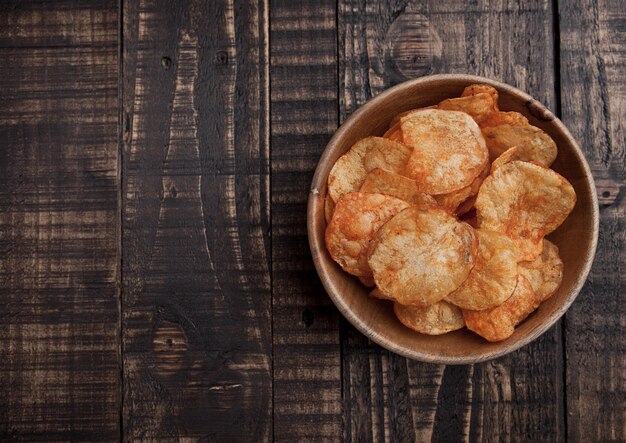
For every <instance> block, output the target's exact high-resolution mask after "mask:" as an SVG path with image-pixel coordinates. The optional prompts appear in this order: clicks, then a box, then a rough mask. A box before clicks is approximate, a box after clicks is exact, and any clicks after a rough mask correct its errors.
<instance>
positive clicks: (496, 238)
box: [446, 229, 519, 311]
mask: <svg viewBox="0 0 626 443" xmlns="http://www.w3.org/2000/svg"><path fill="white" fill-rule="evenodd" d="M475 232H476V235H477V236H478V254H477V255H476V260H475V263H474V267H473V268H472V270H471V271H470V273H469V276H468V277H467V280H465V281H464V282H463V284H461V286H460V287H459V288H457V289H456V290H455V291H453V292H452V293H451V294H449V295H448V296H447V297H446V300H448V301H449V302H450V303H453V304H455V305H456V306H458V307H460V308H463V309H471V310H474V311H480V310H483V309H488V308H492V307H494V306H497V305H499V304H501V303H502V302H504V301H505V300H506V299H507V298H509V297H510V296H511V294H512V293H513V290H514V289H515V285H517V275H518V269H517V262H518V260H519V253H518V251H517V247H516V246H515V243H514V242H513V240H511V239H510V238H508V237H507V236H506V235H504V234H500V233H497V232H492V231H485V230H482V229H478V230H476V231H475Z"/></svg>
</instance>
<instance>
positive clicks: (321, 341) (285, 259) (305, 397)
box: [270, 0, 342, 441]
mask: <svg viewBox="0 0 626 443" xmlns="http://www.w3.org/2000/svg"><path fill="white" fill-rule="evenodd" d="M271 4H272V8H271V11H270V23H271V29H270V42H271V44H270V45H271V46H270V53H271V58H270V79H271V85H270V90H271V102H270V109H271V140H270V141H271V143H270V145H271V171H272V175H271V182H272V186H271V201H272V206H271V209H272V211H271V212H272V278H273V280H272V288H273V290H272V301H273V305H272V308H273V309H272V314H273V326H274V329H273V335H274V338H273V343H274V438H275V439H276V440H277V441H300V440H308V441H322V440H325V441H337V440H338V439H339V438H340V437H341V433H342V407H341V349H340V343H339V324H338V314H337V310H336V308H335V307H334V306H333V304H332V303H331V302H330V299H329V298H328V296H327V295H326V293H325V292H324V290H323V288H322V287H321V284H320V282H319V279H318V277H317V275H316V272H315V268H314V267H313V262H312V261H311V254H310V252H309V246H308V241H307V234H306V204H307V198H308V194H309V187H310V184H311V179H312V178H313V171H314V169H315V165H316V164H317V161H318V159H319V156H320V155H321V153H322V151H323V150H324V146H325V145H326V143H327V142H328V140H329V138H330V136H331V135H332V133H333V132H334V131H335V129H336V128H337V106H338V102H337V37H336V5H335V2H333V1H323V2H320V1H314V0H311V1H309V0H301V1H292V0H280V1H272V3H271Z"/></svg>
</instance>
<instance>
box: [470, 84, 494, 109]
mask: <svg viewBox="0 0 626 443" xmlns="http://www.w3.org/2000/svg"><path fill="white" fill-rule="evenodd" d="M485 93H486V94H489V95H490V96H491V98H492V99H493V102H494V104H495V110H496V111H497V110H498V91H497V90H496V88H494V87H493V86H489V85H484V84H474V85H469V86H467V87H466V88H465V89H463V92H462V93H461V97H469V96H471V95H478V94H485Z"/></svg>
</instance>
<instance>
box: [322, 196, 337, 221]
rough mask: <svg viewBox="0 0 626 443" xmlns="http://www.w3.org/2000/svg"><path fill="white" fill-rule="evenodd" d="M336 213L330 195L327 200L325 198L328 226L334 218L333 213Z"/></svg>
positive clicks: (325, 213)
mask: <svg viewBox="0 0 626 443" xmlns="http://www.w3.org/2000/svg"><path fill="white" fill-rule="evenodd" d="M334 211H335V202H333V199H332V198H330V194H326V198H324V218H325V219H326V224H328V223H330V220H331V219H332V218H333V212H334Z"/></svg>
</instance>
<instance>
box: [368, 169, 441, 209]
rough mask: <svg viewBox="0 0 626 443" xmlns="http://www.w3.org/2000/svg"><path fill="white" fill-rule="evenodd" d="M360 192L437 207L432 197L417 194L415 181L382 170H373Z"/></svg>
mask: <svg viewBox="0 0 626 443" xmlns="http://www.w3.org/2000/svg"><path fill="white" fill-rule="evenodd" d="M359 192H370V193H378V194H385V195H390V196H392V197H396V198H399V199H400V200H404V201H405V202H408V203H411V204H413V205H418V206H436V205H437V202H436V201H435V199H434V198H432V197H431V196H430V195H428V194H422V193H421V192H417V186H416V185H415V180H411V179H410V178H407V177H403V176H401V175H398V174H393V173H391V172H387V171H383V170H382V169H373V170H371V171H370V172H369V173H368V174H367V176H366V177H365V181H364V182H363V184H362V185H361V189H360V190H359Z"/></svg>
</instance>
